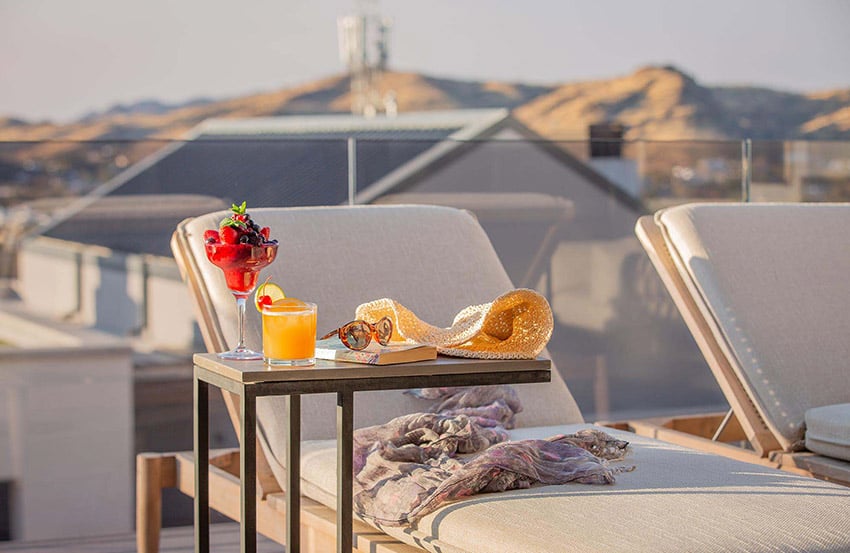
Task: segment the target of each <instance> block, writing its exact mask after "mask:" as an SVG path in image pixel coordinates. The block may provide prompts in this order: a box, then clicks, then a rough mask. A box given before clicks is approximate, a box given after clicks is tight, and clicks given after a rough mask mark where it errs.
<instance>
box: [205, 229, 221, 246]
mask: <svg viewBox="0 0 850 553" xmlns="http://www.w3.org/2000/svg"><path fill="white" fill-rule="evenodd" d="M218 240H219V238H218V231H217V230H208V231H205V232H204V242H209V243H210V244H212V243H215V242H218Z"/></svg>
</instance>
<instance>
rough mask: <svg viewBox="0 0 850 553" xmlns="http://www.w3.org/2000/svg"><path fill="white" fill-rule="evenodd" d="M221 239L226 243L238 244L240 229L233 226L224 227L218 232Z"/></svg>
mask: <svg viewBox="0 0 850 553" xmlns="http://www.w3.org/2000/svg"><path fill="white" fill-rule="evenodd" d="M218 234H219V236H220V237H221V241H222V242H224V243H225V244H238V243H239V231H238V230H236V229H235V228H233V227H224V228H222V229H221V230H220V231H219V232H218Z"/></svg>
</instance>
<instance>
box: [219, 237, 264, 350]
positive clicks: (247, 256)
mask: <svg viewBox="0 0 850 553" xmlns="http://www.w3.org/2000/svg"><path fill="white" fill-rule="evenodd" d="M206 250H207V259H209V260H210V262H211V263H212V264H213V265H215V266H216V267H218V268H219V269H221V270H222V271H224V279H225V281H226V282H227V287H228V288H229V289H230V292H231V293H232V294H233V297H234V298H236V308H237V309H238V321H239V342H238V343H237V344H236V347H234V348H233V349H232V350H230V351H225V352H222V353H219V354H218V356H219V357H220V358H222V359H235V360H238V361H249V360H254V359H262V358H263V354H262V353H261V352H257V351H253V350H251V349H248V347H247V346H245V302H246V300H247V299H248V296H250V295H251V292H253V291H254V288H256V287H257V279H258V277H259V275H260V270H261V269H262V268H263V267H266V266H268V265H269V264H270V263H271V262H272V261H274V258H275V256H276V255H277V244H263V245H260V246H254V245H252V244H225V243H222V242H216V243H213V244H209V243H208V244H206Z"/></svg>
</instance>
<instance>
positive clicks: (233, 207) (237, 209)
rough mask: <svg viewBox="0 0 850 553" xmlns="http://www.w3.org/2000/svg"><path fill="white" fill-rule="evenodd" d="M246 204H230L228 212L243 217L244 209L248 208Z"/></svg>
mask: <svg viewBox="0 0 850 553" xmlns="http://www.w3.org/2000/svg"><path fill="white" fill-rule="evenodd" d="M247 204H248V202H242V204H241V205H236V204H230V211H232V212H233V213H236V214H237V215H243V214H244V213H245V209H247V207H248V205H247Z"/></svg>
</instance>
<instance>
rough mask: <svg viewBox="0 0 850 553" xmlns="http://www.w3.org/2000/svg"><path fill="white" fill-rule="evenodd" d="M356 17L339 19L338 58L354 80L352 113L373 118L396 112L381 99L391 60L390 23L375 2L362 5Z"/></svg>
mask: <svg viewBox="0 0 850 553" xmlns="http://www.w3.org/2000/svg"><path fill="white" fill-rule="evenodd" d="M359 5H360V9H359V10H358V12H359V13H358V14H357V15H346V16H342V17H340V18H338V20H337V30H338V32H339V57H340V60H341V61H342V62H343V63H344V64H345V65H346V67H348V72H349V76H350V78H351V113H355V114H358V115H365V116H367V117H369V116H374V115H376V114H377V113H379V112H385V113H393V112H394V110H395V107H394V102H395V100H394V97H392V99H391V100H392V103H393V106H389V107H391V109H387V107H388V106H387V105H386V102H385V101H384V100H383V99H382V98H381V94H380V91H379V85H380V81H381V75H382V74H383V72H384V71H385V70H386V68H387V60H388V59H389V33H390V26H391V22H390V20H389V19H388V18H385V17H381V15H380V14H379V13H378V10H377V8H376V5H375V3H374V2H361V3H359Z"/></svg>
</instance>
